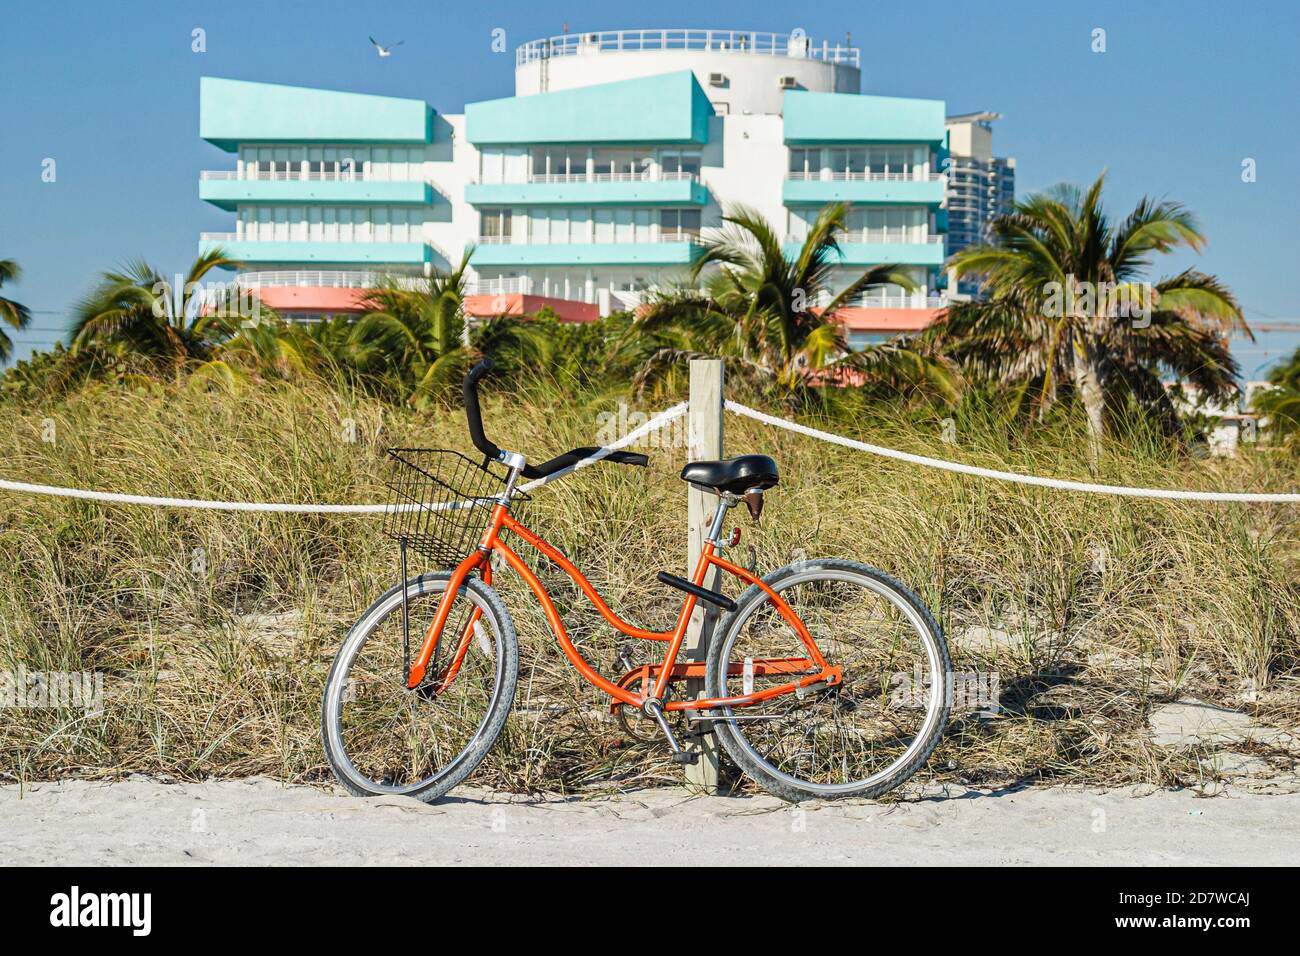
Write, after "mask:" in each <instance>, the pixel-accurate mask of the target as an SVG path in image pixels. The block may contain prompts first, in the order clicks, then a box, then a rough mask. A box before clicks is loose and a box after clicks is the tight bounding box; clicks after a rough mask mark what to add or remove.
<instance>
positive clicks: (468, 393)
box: [463, 359, 501, 458]
mask: <svg viewBox="0 0 1300 956" xmlns="http://www.w3.org/2000/svg"><path fill="white" fill-rule="evenodd" d="M490 371H492V360H491V359H483V361H481V362H479V363H478V364H477V365H475V366H474V367H473V368H472V369H470V370H469V374H468V375H466V376H465V387H464V391H463V394H464V398H465V418H466V419H467V420H468V422H469V437H470V439H471V440H472V441H473V442H474V447H475V448H477V449H478V450H479V451H481V452H482V453H483V454H485V455H487V456H488V457H489V458H496V457H497V456H498V455H500V454H501V449H500V448H498V447H497V446H496V445H495V444H494V443H493V442H492V441H491V440H490V439H489V438H488V437H487V436H486V435H484V434H483V413H482V412H481V411H480V410H479V406H478V383H479V379H481V378H482V377H483V376H484V375H486V374H487V373H488V372H490Z"/></svg>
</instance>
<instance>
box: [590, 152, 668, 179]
mask: <svg viewBox="0 0 1300 956" xmlns="http://www.w3.org/2000/svg"><path fill="white" fill-rule="evenodd" d="M653 166H654V156H653V154H651V153H648V152H646V151H645V150H643V149H642V150H635V149H598V150H596V152H595V156H594V161H593V167H592V168H593V171H594V173H595V177H596V180H597V181H598V182H611V181H627V180H639V179H649V178H650V170H651V168H652V167H653Z"/></svg>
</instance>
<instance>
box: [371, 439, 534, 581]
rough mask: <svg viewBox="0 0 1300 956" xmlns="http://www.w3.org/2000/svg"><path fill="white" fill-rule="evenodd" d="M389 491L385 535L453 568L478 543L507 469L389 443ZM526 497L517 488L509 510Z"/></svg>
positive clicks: (442, 451) (439, 565)
mask: <svg viewBox="0 0 1300 956" xmlns="http://www.w3.org/2000/svg"><path fill="white" fill-rule="evenodd" d="M388 455H389V458H390V459H391V460H392V461H391V464H392V472H391V475H390V478H389V481H388V490H389V491H390V492H391V496H390V500H389V504H388V508H387V510H386V511H385V513H384V534H385V535H387V536H388V537H390V538H392V539H393V540H395V541H397V542H398V543H399V544H401V543H403V542H404V543H405V548H406V550H407V551H410V552H413V553H415V554H418V555H420V556H421V557H423V558H425V559H427V560H428V562H429V563H430V564H431V565H432V567H433V568H434V569H438V570H442V569H449V568H454V567H455V566H456V565H457V564H459V563H460V562H461V560H462V559H463V558H465V557H466V556H467V555H468V554H469V553H470V552H471V551H473V550H474V548H476V547H477V546H478V540H479V538H480V537H481V536H482V534H483V532H484V531H485V530H486V529H487V527H488V524H489V522H490V520H491V515H492V508H493V506H494V505H495V504H496V499H497V497H498V496H499V495H500V494H501V492H502V491H503V490H504V488H505V482H506V475H505V472H504V471H503V470H502V469H500V468H497V467H494V466H492V465H491V464H488V463H486V462H477V461H474V460H473V459H470V458H466V457H465V456H464V455H462V454H460V452H455V451H449V450H447V449H444V448H390V449H389V450H388ZM527 500H528V496H527V495H525V494H523V493H522V492H515V495H514V499H513V501H512V502H511V511H512V512H514V513H516V514H517V513H518V511H519V508H520V506H521V505H522V504H523V503H524V502H525V501H527Z"/></svg>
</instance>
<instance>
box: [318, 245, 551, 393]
mask: <svg viewBox="0 0 1300 956" xmlns="http://www.w3.org/2000/svg"><path fill="white" fill-rule="evenodd" d="M472 253H473V249H472V248H467V249H466V250H465V253H464V255H463V256H462V258H461V261H460V264H459V265H458V266H457V267H456V268H455V269H454V270H452V271H451V272H449V273H445V274H444V273H439V274H435V275H434V276H433V277H432V278H430V279H427V280H425V282H424V283H422V284H420V285H417V286H416V287H415V288H403V287H399V286H398V285H396V284H394V283H389V284H387V285H385V286H383V287H381V288H379V289H376V290H374V291H373V292H372V293H371V294H370V297H369V299H368V300H367V303H366V304H367V306H368V307H369V311H367V312H366V314H365V315H363V316H362V317H361V318H360V319H358V320H357V321H356V324H355V328H353V329H352V330H350V331H349V333H348V334H347V335H346V336H343V337H341V340H340V344H342V345H344V347H345V348H346V358H344V357H342V356H340V358H341V359H342V361H341V362H340V364H343V363H344V362H349V363H351V364H353V367H354V368H356V369H357V371H359V372H361V373H362V374H368V375H372V376H380V377H384V376H385V374H386V373H393V372H395V373H396V375H397V376H398V377H399V378H400V380H401V381H402V382H403V385H404V388H405V389H406V393H407V394H406V396H405V397H406V399H407V400H408V401H409V402H410V403H411V404H413V405H415V406H416V407H417V408H425V407H428V406H429V405H431V404H433V403H436V402H438V401H442V400H444V399H447V398H450V397H452V396H453V395H454V394H455V392H456V390H457V389H458V388H459V385H460V382H461V380H462V379H463V378H464V376H465V372H466V371H467V370H468V369H469V367H470V366H471V365H472V364H473V363H474V362H475V361H477V360H478V358H480V357H481V356H482V355H484V354H492V355H493V356H494V357H495V358H497V360H498V364H499V365H502V366H503V367H504V368H503V370H504V371H508V370H509V369H510V368H512V367H518V366H520V365H536V364H544V363H545V361H546V360H547V358H548V356H549V354H550V349H551V342H550V339H549V337H548V336H547V335H546V333H545V331H544V330H543V329H541V328H539V327H536V328H535V327H532V326H531V324H530V323H529V322H528V321H527V320H520V319H518V318H515V317H512V316H499V317H496V318H491V319H488V320H486V321H485V322H482V323H478V324H476V325H471V324H470V323H469V321H468V320H467V319H466V316H465V285H466V274H467V272H468V269H469V260H470V256H471V255H472ZM339 331H340V330H338V329H328V330H322V334H323V333H325V332H328V333H329V334H330V335H332V336H338V333H339ZM322 341H323V340H322Z"/></svg>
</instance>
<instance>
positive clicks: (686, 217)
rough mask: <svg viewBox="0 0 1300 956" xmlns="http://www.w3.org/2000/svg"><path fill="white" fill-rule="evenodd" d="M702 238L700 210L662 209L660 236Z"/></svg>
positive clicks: (662, 237) (660, 214) (660, 212)
mask: <svg viewBox="0 0 1300 956" xmlns="http://www.w3.org/2000/svg"><path fill="white" fill-rule="evenodd" d="M670 236H671V237H676V238H678V239H681V238H691V239H698V238H700V210H698V209H660V210H659V237H660V238H661V239H664V238H665V237H670Z"/></svg>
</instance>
